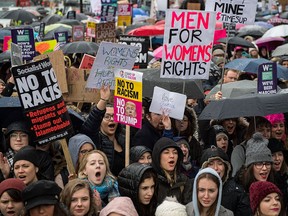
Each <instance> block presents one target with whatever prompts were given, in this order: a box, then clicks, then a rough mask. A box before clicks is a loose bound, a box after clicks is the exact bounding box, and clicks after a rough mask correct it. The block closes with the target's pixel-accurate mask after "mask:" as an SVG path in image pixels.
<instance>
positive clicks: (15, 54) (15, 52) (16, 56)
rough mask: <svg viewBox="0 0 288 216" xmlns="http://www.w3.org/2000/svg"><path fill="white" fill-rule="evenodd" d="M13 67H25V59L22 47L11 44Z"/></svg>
mask: <svg viewBox="0 0 288 216" xmlns="http://www.w3.org/2000/svg"><path fill="white" fill-rule="evenodd" d="M10 55H11V65H12V66H18V65H23V57H22V50H21V47H20V46H18V45H17V44H14V43H11V54H10Z"/></svg>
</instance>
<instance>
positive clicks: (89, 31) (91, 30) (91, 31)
mask: <svg viewBox="0 0 288 216" xmlns="http://www.w3.org/2000/svg"><path fill="white" fill-rule="evenodd" d="M95 31H96V22H92V21H88V22H87V25H86V36H88V37H92V38H95Z"/></svg>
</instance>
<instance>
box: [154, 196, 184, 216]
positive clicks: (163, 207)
mask: <svg viewBox="0 0 288 216" xmlns="http://www.w3.org/2000/svg"><path fill="white" fill-rule="evenodd" d="M175 215H177V216H187V212H186V207H185V206H184V205H182V204H180V203H179V202H177V199H176V198H174V197H166V199H165V200H164V201H163V202H162V203H161V204H160V205H159V206H158V207H157V209H156V212H155V216H175Z"/></svg>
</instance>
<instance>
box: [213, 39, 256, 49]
mask: <svg viewBox="0 0 288 216" xmlns="http://www.w3.org/2000/svg"><path fill="white" fill-rule="evenodd" d="M227 39H228V44H230V45H235V46H243V47H255V46H254V44H253V43H251V42H249V41H247V40H245V39H243V38H241V37H237V36H236V37H229V38H220V39H219V40H218V41H217V42H219V43H226V41H227Z"/></svg>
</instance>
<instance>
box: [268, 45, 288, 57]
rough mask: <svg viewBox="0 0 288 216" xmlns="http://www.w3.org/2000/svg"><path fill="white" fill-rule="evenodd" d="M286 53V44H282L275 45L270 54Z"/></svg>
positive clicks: (287, 49)
mask: <svg viewBox="0 0 288 216" xmlns="http://www.w3.org/2000/svg"><path fill="white" fill-rule="evenodd" d="M282 55H288V44H283V45H281V46H278V47H276V49H275V50H274V51H273V52H272V56H273V57H275V56H282Z"/></svg>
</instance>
